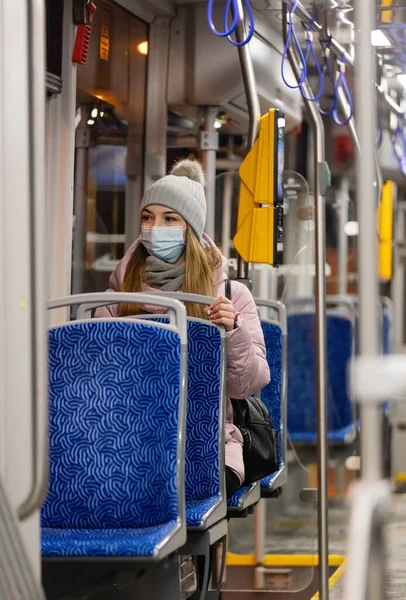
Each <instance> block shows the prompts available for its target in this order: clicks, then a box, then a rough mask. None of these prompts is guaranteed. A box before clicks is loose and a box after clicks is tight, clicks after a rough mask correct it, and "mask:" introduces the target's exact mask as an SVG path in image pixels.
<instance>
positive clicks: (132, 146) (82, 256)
mask: <svg viewBox="0 0 406 600" xmlns="http://www.w3.org/2000/svg"><path fill="white" fill-rule="evenodd" d="M99 4H100V5H99ZM147 39H148V26H147V24H146V23H144V22H143V21H140V20H139V19H138V18H136V17H135V16H134V15H132V14H131V13H129V12H127V11H126V10H125V9H123V8H122V7H120V6H118V5H117V4H114V3H113V2H108V3H98V10H97V11H96V13H95V15H94V20H93V29H92V36H91V40H90V48H89V54H88V59H87V63H86V65H83V66H78V70H77V98H76V100H77V108H78V110H79V109H80V113H79V112H78V119H79V118H80V123H79V125H78V128H77V135H78V136H79V135H80V136H84V137H83V138H81V139H85V140H86V143H85V145H87V148H86V149H85V150H83V144H77V146H80V147H77V150H76V169H75V177H76V178H77V177H80V180H81V181H83V180H84V181H85V182H86V189H87V206H86V207H83V206H77V204H76V195H75V208H74V214H75V224H74V244H73V246H74V247H73V259H74V260H73V277H72V281H73V287H72V291H73V292H74V293H77V292H96V291H103V290H105V289H106V287H108V278H109V275H110V273H111V271H113V270H114V267H115V265H116V264H117V262H118V261H119V260H120V259H121V258H122V257H123V255H124V251H125V247H126V243H128V245H129V244H131V243H132V242H133V241H134V240H133V238H134V235H135V233H134V227H133V230H131V229H130V230H129V231H130V233H129V236H128V237H129V238H130V239H129V240H127V239H126V235H127V231H126V227H129V226H131V225H129V224H128V223H127V222H126V205H127V206H129V205H130V206H131V205H132V206H135V205H138V204H139V202H140V201H141V197H142V175H143V162H142V161H143V155H144V150H143V144H144V122H145V92H146V65H147V56H145V54H141V53H140V52H139V51H138V50H137V47H138V46H139V44H141V43H142V42H145V41H146V40H147ZM79 115H80V117H79ZM83 152H84V153H85V159H84V160H78V156H80V153H82V154H81V156H82V158H83ZM78 165H79V166H80V165H83V167H82V168H84V169H86V174H85V177H84V179H83V177H82V176H83V173H82V174H80V173H78V170H77V169H78ZM134 212H136V211H134ZM126 223H127V224H126ZM84 236H86V239H83V238H84Z"/></svg>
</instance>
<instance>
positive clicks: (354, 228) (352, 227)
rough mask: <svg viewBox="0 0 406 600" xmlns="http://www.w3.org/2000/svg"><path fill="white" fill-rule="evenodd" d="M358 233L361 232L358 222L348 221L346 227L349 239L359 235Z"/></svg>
mask: <svg viewBox="0 0 406 600" xmlns="http://www.w3.org/2000/svg"><path fill="white" fill-rule="evenodd" d="M358 232H359V225H358V221H348V222H347V223H345V225H344V233H345V235H348V236H349V237H354V236H356V235H358Z"/></svg>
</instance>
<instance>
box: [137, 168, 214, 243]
mask: <svg viewBox="0 0 406 600" xmlns="http://www.w3.org/2000/svg"><path fill="white" fill-rule="evenodd" d="M204 184H205V178H204V172H203V169H202V166H201V164H200V163H199V162H198V161H197V160H181V161H180V162H178V163H177V164H176V165H175V166H174V167H173V168H172V170H171V172H170V175H166V176H165V177H162V179H159V180H158V181H156V182H155V183H153V184H152V185H151V187H150V188H148V190H147V191H146V193H145V195H144V198H143V199H142V202H141V210H142V209H144V208H146V207H147V206H149V205H151V204H160V205H161V206H167V207H168V208H171V209H172V210H174V211H175V212H177V213H178V214H179V215H180V216H181V217H182V218H183V219H185V221H186V222H187V223H188V224H189V225H190V226H191V228H192V229H193V231H194V232H195V233H196V235H197V237H198V239H199V240H200V239H201V237H202V233H203V230H204V226H205V223H206V197H205V194H204Z"/></svg>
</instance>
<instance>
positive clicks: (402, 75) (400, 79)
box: [398, 73, 406, 88]
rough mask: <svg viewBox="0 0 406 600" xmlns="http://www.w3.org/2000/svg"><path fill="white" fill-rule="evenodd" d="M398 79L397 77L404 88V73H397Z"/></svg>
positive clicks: (405, 80)
mask: <svg viewBox="0 0 406 600" xmlns="http://www.w3.org/2000/svg"><path fill="white" fill-rule="evenodd" d="M398 79H399V81H400V83H401V84H402V85H403V87H405V88H406V74H405V73H401V74H400V75H398Z"/></svg>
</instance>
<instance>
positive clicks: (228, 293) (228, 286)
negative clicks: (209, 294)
mask: <svg viewBox="0 0 406 600" xmlns="http://www.w3.org/2000/svg"><path fill="white" fill-rule="evenodd" d="M225 287H226V298H227V300H232V297H231V280H230V279H226V286H225Z"/></svg>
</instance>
